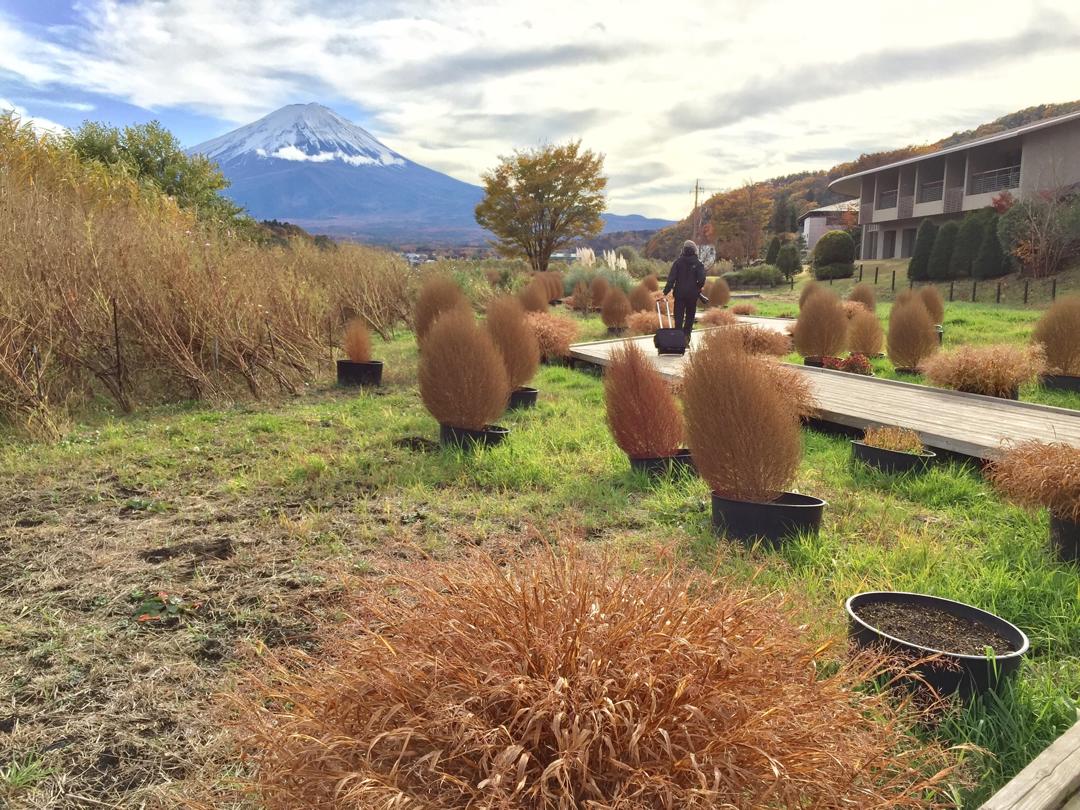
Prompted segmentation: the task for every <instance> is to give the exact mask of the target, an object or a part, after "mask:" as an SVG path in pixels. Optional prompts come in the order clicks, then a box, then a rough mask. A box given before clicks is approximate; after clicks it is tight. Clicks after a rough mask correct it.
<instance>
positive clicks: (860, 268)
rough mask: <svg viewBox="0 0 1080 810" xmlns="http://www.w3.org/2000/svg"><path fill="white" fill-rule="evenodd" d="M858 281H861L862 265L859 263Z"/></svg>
mask: <svg viewBox="0 0 1080 810" xmlns="http://www.w3.org/2000/svg"><path fill="white" fill-rule="evenodd" d="M859 281H862V265H861V264H860V265H859Z"/></svg>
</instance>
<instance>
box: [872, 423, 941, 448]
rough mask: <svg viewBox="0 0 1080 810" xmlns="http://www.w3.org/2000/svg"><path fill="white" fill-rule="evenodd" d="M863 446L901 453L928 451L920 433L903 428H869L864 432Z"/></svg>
mask: <svg viewBox="0 0 1080 810" xmlns="http://www.w3.org/2000/svg"><path fill="white" fill-rule="evenodd" d="M863 444H866V445H869V446H870V447H880V448H881V449H882V450H896V451H897V452H899V453H922V452H923V451H924V450H925V449H926V448H925V447H924V446H923V443H922V439H920V438H919V434H918V433H916V432H915V431H914V430H908V429H907V428H901V427H886V426H882V427H871V428H867V429H866V430H865V431H864V432H863Z"/></svg>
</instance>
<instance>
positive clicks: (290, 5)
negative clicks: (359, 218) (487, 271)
mask: <svg viewBox="0 0 1080 810" xmlns="http://www.w3.org/2000/svg"><path fill="white" fill-rule="evenodd" d="M77 8H78V9H79V10H80V11H79V13H80V15H81V17H80V23H81V24H80V25H79V26H76V27H72V28H67V29H64V32H63V33H61V34H56V36H57V37H59V39H57V40H56V41H50V40H46V39H38V38H35V37H33V36H31V35H29V34H27V33H25V32H21V31H19V30H17V29H16V27H15V25H14V23H13V22H12V21H11V20H10V19H5V18H4V17H3V16H2V14H0V75H2V72H3V71H8V72H10V73H12V74H14V75H16V76H18V77H20V78H21V80H22V81H23V82H25V83H30V84H34V85H39V86H51V85H59V86H71V87H75V88H79V89H81V90H84V91H90V92H95V93H102V94H106V95H108V96H111V97H115V98H119V99H122V100H124V101H127V102H129V103H132V104H136V105H139V106H143V107H146V108H150V109H161V108H166V107H180V108H184V109H188V110H191V111H196V112H199V113H202V114H206V115H212V116H217V117H219V118H221V119H223V120H224V121H226V122H231V123H233V124H238V123H246V122H248V121H250V120H253V119H254V118H256V117H258V116H260V115H263V114H265V113H267V112H269V111H270V110H272V109H275V108H276V107H278V106H281V105H282V104H285V103H290V102H298V101H310V100H317V101H332V100H333V99H347V100H349V101H351V102H353V103H355V104H356V105H358V106H360V107H362V108H364V109H366V110H369V111H370V112H371V114H372V115H373V116H374V124H373V125H372V126H370V128H371V129H372V131H373V132H374V134H376V135H377V136H378V137H380V138H381V139H383V140H384V141H386V143H387V145H389V146H390V147H391V148H393V149H394V150H396V151H398V152H401V153H402V154H404V155H406V156H408V157H410V158H412V159H414V160H416V161H418V162H420V163H425V164H428V165H433V166H443V167H452V168H453V172H454V174H455V176H457V177H460V178H461V179H463V180H468V181H471V182H476V181H477V179H478V177H479V174H480V172H481V171H482V170H484V169H485V168H487V167H489V166H491V165H492V164H493V163H494V161H495V160H496V158H497V156H498V155H500V154H506V153H508V152H510V151H511V150H513V149H514V148H517V147H527V146H531V145H535V144H537V143H540V142H542V141H545V140H552V139H565V138H566V137H569V136H578V137H581V138H582V139H583V140H584V142H585V144H586V146H588V147H591V148H594V149H597V150H598V151H601V152H604V153H605V154H606V156H607V162H606V166H607V169H608V172H609V174H610V175H611V177H612V182H611V184H610V187H609V199H610V204H611V207H612V208H613V209H614V210H616V211H619V212H630V211H635V212H641V213H646V214H666V215H669V216H673V217H674V216H681V215H682V214H684V213H685V212H686V210H687V209H688V207H689V202H690V197H689V190H690V189H691V188H692V187H693V183H694V180H695V178H701V179H702V180H703V182H704V184H705V185H706V187H708V188H711V189H714V190H715V189H719V188H723V187H730V186H733V185H737V184H738V183H740V182H742V181H744V180H746V179H765V178H767V177H771V176H775V175H778V174H783V173H787V172H792V171H799V170H804V169H810V168H824V167H828V166H830V165H832V164H833V163H835V162H837V160H839V159H840V156H841V155H842V150H843V148H844V147H845V146H849V145H850V147H851V152H850V155H849V156H850V157H856V156H857V154H858V152H859V151H862V150H867V149H873V148H879V147H880V148H886V147H895V146H900V145H903V144H906V143H910V142H926V141H932V140H936V139H937V138H939V137H941V136H942V135H945V134H948V133H949V132H951V131H952V130H954V129H962V128H966V127H969V126H973V125H976V124H979V123H982V122H983V121H985V120H987V119H988V118H989V117H993V116H994V115H996V114H1001V113H1005V112H1009V111H1011V110H1014V109H1018V108H1020V107H1024V106H1029V105H1031V104H1037V103H1043V102H1052V101H1065V100H1070V99H1071V98H1073V97H1074V96H1075V95H1077V89H1076V84H1075V81H1074V77H1075V76H1076V75H1077V74H1078V73H1080V55H1078V54H1080V49H1078V48H1076V47H1075V46H1074V47H1072V48H1071V49H1068V48H1067V45H1068V43H1069V42H1072V41H1074V40H1075V38H1076V37H1077V36H1080V4H1076V3H1075V2H1073V0H1046V1H1045V2H1043V3H1041V4H1040V5H1037V6H1032V7H1030V9H1029V10H1028V11H1027V12H1025V11H1024V10H1023V9H1021V8H1018V7H1017V6H1016V4H1015V3H1014V2H1012V0H954V2H950V3H941V2H940V0H909V1H908V2H907V3H906V4H905V7H904V11H903V13H897V12H896V7H895V5H894V4H885V3H880V4H879V3H866V4H863V5H861V6H860V7H859V13H858V14H845V13H842V12H836V13H833V12H826V13H822V12H821V9H819V8H816V7H814V6H812V5H808V4H807V3H806V2H805V1H804V0H801V1H799V2H796V0H763V1H762V2H758V3H753V4H750V3H745V2H743V0H716V1H715V2H708V3H705V2H702V3H700V4H696V5H692V6H691V5H688V4H668V6H665V7H663V8H662V9H659V8H658V7H657V6H656V5H655V4H654V3H645V2H641V1H640V0H619V1H618V2H617V1H616V0H594V2H592V3H590V4H582V3H581V2H579V0H573V2H571V0H550V2H548V3H545V4H544V8H543V13H536V8H537V7H536V6H535V5H534V4H529V5H525V4H524V3H523V2H505V3H495V2H484V3H467V4H463V3H453V2H450V0H399V1H398V2H386V3H379V4H367V3H365V4H357V3H348V2H344V1H342V2H333V0H322V2H318V3H307V2H302V1H301V0H245V2H235V3H221V2H219V1H218V0H126V1H125V2H120V0H85V2H83V3H81V4H79V5H78V6H77ZM1047 31H1050V32H1052V33H1053V36H1050V37H1047V36H1045V35H1040V32H1043V34H1045V32H1047ZM1025 36H1026V38H1024V37H1025ZM1010 43H1011V45H1010ZM1051 46H1053V47H1051ZM1021 54H1022V58H1020V55H1021ZM916 60H917V61H916ZM864 68H865V70H864ZM871 68H872V76H870V75H868V74H866V71H869V70H870V69H871ZM870 79H872V82H873V84H872V86H871V84H870ZM680 110H681V111H683V114H682V115H679V111H680ZM227 128H228V127H227V126H223V127H222V131H224V130H225V129H227ZM665 172H666V173H665Z"/></svg>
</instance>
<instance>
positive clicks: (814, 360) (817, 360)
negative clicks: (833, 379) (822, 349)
mask: <svg viewBox="0 0 1080 810" xmlns="http://www.w3.org/2000/svg"><path fill="white" fill-rule="evenodd" d="M802 364H803V365H804V366H810V367H811V368H825V359H824V358H822V357H804V358H803V361H802Z"/></svg>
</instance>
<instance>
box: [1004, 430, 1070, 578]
mask: <svg viewBox="0 0 1080 810" xmlns="http://www.w3.org/2000/svg"><path fill="white" fill-rule="evenodd" d="M988 474H989V478H990V481H991V483H992V484H993V485H994V486H995V487H996V488H997V489H998V490H1000V491H1001V492H1002V493H1003V494H1004V495H1005V497H1007V498H1008V499H1009V500H1011V501H1014V502H1016V503H1018V504H1020V505H1021V506H1026V507H1028V508H1039V507H1043V506H1045V507H1046V509H1047V511H1049V512H1050V546H1051V548H1052V549H1053V552H1054V554H1055V556H1056V557H1057V558H1058V559H1059V560H1061V561H1062V562H1071V563H1080V448H1076V447H1072V446H1071V445H1068V444H1063V443H1051V442H1035V441H1032V442H1023V443H1021V444H1017V445H1014V446H1012V447H1008V448H1005V450H1004V452H1003V453H1002V454H1001V456H1000V457H999V458H997V459H995V460H994V461H993V462H991V464H990V466H989V469H988Z"/></svg>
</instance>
